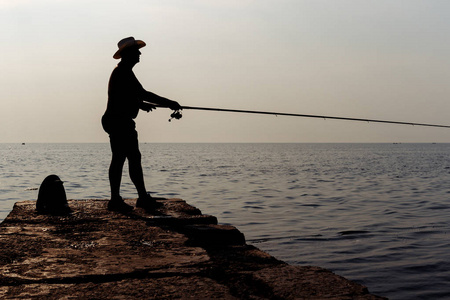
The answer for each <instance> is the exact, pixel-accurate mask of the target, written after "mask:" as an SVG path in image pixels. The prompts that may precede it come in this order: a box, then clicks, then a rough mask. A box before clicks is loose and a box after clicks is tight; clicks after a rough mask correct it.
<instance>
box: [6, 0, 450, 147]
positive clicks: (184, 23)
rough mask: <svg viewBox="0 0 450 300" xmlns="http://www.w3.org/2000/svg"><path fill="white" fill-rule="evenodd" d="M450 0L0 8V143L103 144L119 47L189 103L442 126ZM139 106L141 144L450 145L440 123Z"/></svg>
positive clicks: (152, 81) (167, 0)
mask: <svg viewBox="0 0 450 300" xmlns="http://www.w3.org/2000/svg"><path fill="white" fill-rule="evenodd" d="M449 11H450V1H447V0H442V1H437V0H422V1H418V0H405V1H402V0H394V1H393V0H365V1H361V0H254V1H253V0H217V1H211V0H209V1H207V0H161V1H156V0H127V1H117V0H104V1H103V0H99V1H94V0H74V1H72V0H0V31H1V40H2V42H1V44H0V45H1V48H2V50H1V54H2V55H1V58H0V66H1V72H0V143H23V142H25V143H72V142H73V143H79V142H87V143H103V142H108V136H107V134H106V133H105V132H104V131H103V129H102V127H101V124H100V119H101V116H102V114H103V112H104V110H105V108H106V102H107V84H108V79H109V76H110V74H111V71H112V70H113V69H114V67H115V66H116V64H117V63H118V60H115V59H113V58H112V56H113V54H114V52H115V51H116V50H117V42H118V41H119V40H120V39H122V38H125V37H129V36H133V37H135V38H136V39H140V40H143V41H145V42H146V43H147V46H146V47H145V48H142V49H141V52H142V56H141V61H140V63H139V64H137V65H136V66H135V68H134V72H135V74H136V76H137V77H138V79H139V80H140V82H141V84H142V85H143V86H144V88H145V89H147V90H149V91H152V92H154V93H156V94H159V95H161V96H164V97H167V98H169V99H173V100H176V101H178V102H179V103H180V104H181V105H186V106H203V107H217V108H230V109H244V110H261V111H275V112H287V113H299V114H314V115H329V116H341V117H355V118H368V119H381V120H395V121H406V122H419V123H435V124H444V125H450V118H449V113H450V101H449V98H450V97H449V96H450V84H449V83H448V81H449V79H450V60H449V58H448V56H449V54H450V18H448V12H449ZM170 113H171V111H170V110H169V109H165V108H159V109H157V110H156V111H153V112H151V113H146V112H144V111H141V112H140V114H139V116H138V117H137V118H136V123H137V129H138V132H139V139H140V141H141V142H180V143H185V142H188V143H189V142H206V143H209V142H211V143H214V142H244V143H245V142H249V143H252V142H299V143H302V142H305V143H308V142H324V143H336V142H387V143H390V142H404V143H406V142H450V129H440V128H427V127H418V126H401V125H388V124H377V123H365V122H349V121H336V120H322V119H309V118H298V117H281V116H278V117H276V116H267V115H248V114H237V113H225V112H204V111H193V110H185V111H184V112H183V118H182V119H181V120H173V121H172V122H168V119H169V118H170Z"/></svg>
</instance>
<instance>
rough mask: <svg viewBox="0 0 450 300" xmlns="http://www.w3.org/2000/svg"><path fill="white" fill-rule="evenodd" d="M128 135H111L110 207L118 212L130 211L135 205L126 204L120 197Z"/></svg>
mask: <svg viewBox="0 0 450 300" xmlns="http://www.w3.org/2000/svg"><path fill="white" fill-rule="evenodd" d="M125 137H126V136H125V135H121V134H115V135H111V134H110V136H109V138H110V142H111V151H112V158H111V164H110V165H109V184H110V186H111V200H110V201H109V202H108V209H109V210H112V211H118V212H130V211H132V210H133V207H132V206H130V205H128V204H126V203H125V202H124V201H123V200H122V197H120V183H121V181H122V171H123V165H124V163H125V159H126V157H127V154H126V147H127V141H126V138H125Z"/></svg>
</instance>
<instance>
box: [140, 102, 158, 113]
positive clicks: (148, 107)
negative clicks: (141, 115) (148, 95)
mask: <svg viewBox="0 0 450 300" xmlns="http://www.w3.org/2000/svg"><path fill="white" fill-rule="evenodd" d="M140 108H141V109H142V110H145V111H146V112H149V111H152V110H153V109H155V108H156V106H154V105H153V104H150V103H148V102H142V104H141V107H140Z"/></svg>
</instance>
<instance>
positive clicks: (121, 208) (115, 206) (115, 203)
mask: <svg viewBox="0 0 450 300" xmlns="http://www.w3.org/2000/svg"><path fill="white" fill-rule="evenodd" d="M108 210H110V211H116V212H121V213H128V212H130V211H132V210H133V206H131V205H128V204H126V203H125V202H124V201H123V199H122V197H120V198H115V199H111V200H109V202H108Z"/></svg>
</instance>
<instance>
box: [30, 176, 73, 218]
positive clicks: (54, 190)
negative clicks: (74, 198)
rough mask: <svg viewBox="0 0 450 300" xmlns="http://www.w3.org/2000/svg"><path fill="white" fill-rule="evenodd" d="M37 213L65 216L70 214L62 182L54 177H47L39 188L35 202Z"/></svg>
mask: <svg viewBox="0 0 450 300" xmlns="http://www.w3.org/2000/svg"><path fill="white" fill-rule="evenodd" d="M36 210H37V211H38V213H42V214H51V215H67V214H69V213H70V212H71V210H70V208H69V204H68V203H67V197H66V191H65V190H64V186H63V182H62V181H61V179H59V177H58V176H56V175H49V176H47V177H46V178H45V179H44V181H43V182H42V184H41V187H40V188H39V193H38V198H37V201H36Z"/></svg>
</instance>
